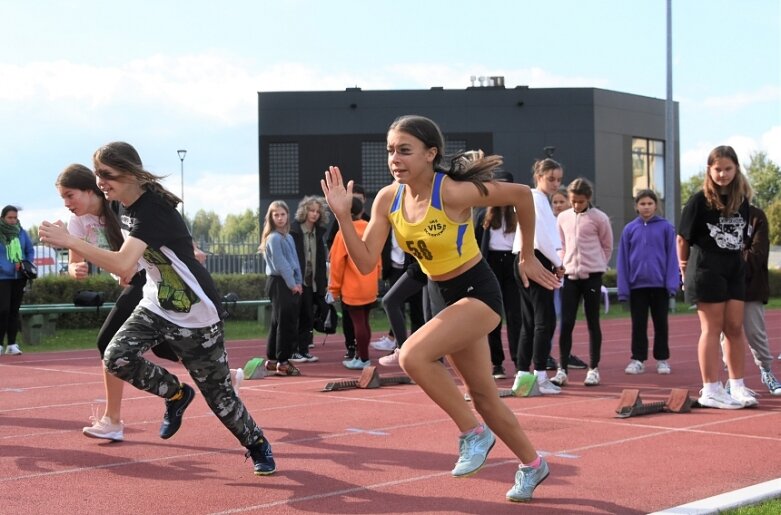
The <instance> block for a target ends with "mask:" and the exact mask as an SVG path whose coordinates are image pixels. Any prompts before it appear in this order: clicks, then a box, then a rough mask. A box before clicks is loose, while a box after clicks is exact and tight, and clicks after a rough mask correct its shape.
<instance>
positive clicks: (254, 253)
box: [35, 241, 266, 277]
mask: <svg viewBox="0 0 781 515" xmlns="http://www.w3.org/2000/svg"><path fill="white" fill-rule="evenodd" d="M198 246H199V247H200V249H201V250H203V251H204V252H205V253H206V254H207V256H208V257H207V258H206V263H205V266H206V269H207V270H208V271H209V272H210V273H212V274H261V273H263V272H264V271H265V270H266V262H265V261H264V260H263V256H262V255H260V254H258V243H257V242H249V243H229V242H222V241H211V242H206V241H201V242H198ZM35 264H36V266H37V267H38V275H39V276H41V277H42V276H46V275H54V274H66V273H68V251H67V250H58V249H53V248H51V247H47V246H46V245H36V246H35Z"/></svg>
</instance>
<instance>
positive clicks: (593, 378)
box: [583, 368, 599, 386]
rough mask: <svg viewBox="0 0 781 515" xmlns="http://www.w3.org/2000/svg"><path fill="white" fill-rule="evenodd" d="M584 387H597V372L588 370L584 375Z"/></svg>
mask: <svg viewBox="0 0 781 515" xmlns="http://www.w3.org/2000/svg"><path fill="white" fill-rule="evenodd" d="M583 384H584V385H586V386H599V370H598V369H596V368H589V369H588V372H587V373H586V380H585V381H583Z"/></svg>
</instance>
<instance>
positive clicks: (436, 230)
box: [423, 218, 447, 238]
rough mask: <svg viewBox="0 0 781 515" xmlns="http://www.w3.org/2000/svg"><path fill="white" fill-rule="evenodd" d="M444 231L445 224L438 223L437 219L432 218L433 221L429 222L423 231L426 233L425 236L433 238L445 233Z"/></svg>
mask: <svg viewBox="0 0 781 515" xmlns="http://www.w3.org/2000/svg"><path fill="white" fill-rule="evenodd" d="M445 229H447V224H444V223H442V222H440V221H439V219H437V218H434V219H433V220H429V222H428V223H427V224H426V227H425V228H424V229H423V230H424V231H425V232H426V234H428V235H429V236H431V237H432V238H433V237H436V236H439V235H440V234H442V233H443V232H445Z"/></svg>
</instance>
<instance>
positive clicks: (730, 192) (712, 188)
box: [702, 145, 752, 216]
mask: <svg viewBox="0 0 781 515" xmlns="http://www.w3.org/2000/svg"><path fill="white" fill-rule="evenodd" d="M717 159H729V160H731V161H732V162H733V163H735V178H734V179H732V182H731V183H729V185H728V186H727V203H726V204H725V203H724V202H722V201H721V192H720V191H719V190H720V187H719V185H718V184H716V183H715V182H713V179H712V178H711V176H710V167H711V166H713V163H714V162H716V160H717ZM702 192H703V194H704V195H705V201H706V202H707V204H708V207H710V208H711V209H716V210H718V211H721V213H722V214H723V215H724V216H729V215H731V214H734V213H737V212H738V209H739V208H740V205H741V204H742V203H743V200H744V199H745V200H751V194H752V191H751V186H749V184H748V181H747V180H746V176H745V175H743V172H742V171H741V169H740V161H738V154H737V153H736V152H735V149H733V148H732V147H730V146H729V145H721V146H718V147H716V148H714V149H713V150H711V152H710V154H708V169H707V170H705V179H704V180H703V182H702Z"/></svg>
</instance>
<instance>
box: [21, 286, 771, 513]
mask: <svg viewBox="0 0 781 515" xmlns="http://www.w3.org/2000/svg"><path fill="white" fill-rule="evenodd" d="M778 308H781V298H773V299H770V302H769V303H768V305H767V306H766V309H778ZM685 313H694V310H692V309H690V306H689V305H688V304H686V303H684V302H677V303H676V306H675V314H673V315H672V316H675V315H676V314H685ZM600 317H601V318H603V319H605V320H611V319H617V318H628V317H629V307H628V305H627V304H620V305H619V304H618V303H613V304H611V306H610V312H609V313H608V314H604V313H601V314H600ZM582 318H583V314H582V310H581V311H579V312H578V319H579V320H580V319H582ZM371 326H372V331H374V332H379V333H382V332H386V331H388V319H387V317H386V316H385V312H384V311H383V310H382V309H380V308H375V309H373V310H372V316H371ZM267 334H268V328H267V327H265V326H264V325H262V324H259V323H258V322H255V321H251V320H230V319H229V320H227V321H226V322H225V339H226V340H252V339H259V338H265V337H266V335H267ZM97 336H98V328H97V327H96V328H94V329H58V330H56V331H55V334H54V335H53V336H48V337H44V338H43V340H42V343H41V344H40V345H24V344H23V347H22V349H23V350H24V351H25V352H47V351H55V350H56V351H61V350H74V349H92V348H94V347H95V340H96V338H97ZM780 513H781V512H780Z"/></svg>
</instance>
